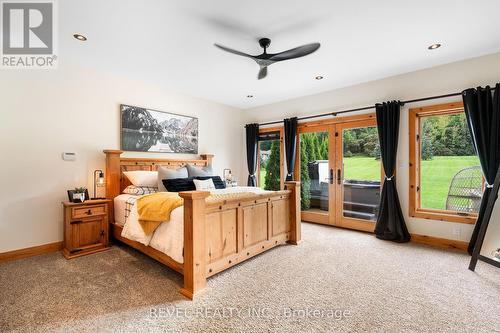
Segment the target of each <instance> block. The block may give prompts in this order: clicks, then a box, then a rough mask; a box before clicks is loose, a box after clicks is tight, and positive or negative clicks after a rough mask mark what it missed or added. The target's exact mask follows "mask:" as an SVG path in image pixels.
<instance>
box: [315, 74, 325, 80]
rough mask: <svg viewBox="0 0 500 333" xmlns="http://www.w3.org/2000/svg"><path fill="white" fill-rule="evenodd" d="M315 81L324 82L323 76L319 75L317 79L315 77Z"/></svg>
mask: <svg viewBox="0 0 500 333" xmlns="http://www.w3.org/2000/svg"><path fill="white" fill-rule="evenodd" d="M315 79H316V80H323V76H321V75H318V76H316V77H315Z"/></svg>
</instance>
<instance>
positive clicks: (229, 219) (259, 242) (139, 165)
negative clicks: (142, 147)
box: [104, 150, 301, 299]
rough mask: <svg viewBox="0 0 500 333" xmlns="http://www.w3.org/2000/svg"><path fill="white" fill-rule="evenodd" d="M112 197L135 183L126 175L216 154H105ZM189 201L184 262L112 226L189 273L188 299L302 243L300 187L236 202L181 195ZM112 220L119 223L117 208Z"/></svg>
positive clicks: (204, 161)
mask: <svg viewBox="0 0 500 333" xmlns="http://www.w3.org/2000/svg"><path fill="white" fill-rule="evenodd" d="M104 153H105V154H106V197H107V198H108V199H111V200H113V199H114V198H115V197H116V196H118V195H120V193H122V191H123V189H125V188H126V187H127V186H128V185H130V182H129V181H128V180H127V178H126V177H125V176H124V174H123V172H124V171H132V170H144V171H154V170H157V169H158V167H159V166H163V167H166V168H179V167H182V166H185V165H186V164H190V165H194V166H199V167H203V166H207V165H210V164H211V162H212V158H213V155H210V154H202V155H200V159H194V160H176V159H151V158H124V157H121V154H122V151H120V150H105V151H104ZM180 196H181V197H182V198H184V263H183V264H181V263H177V262H175V261H174V260H173V259H172V258H170V257H169V256H168V255H166V254H164V253H162V252H160V251H158V250H155V249H153V248H151V247H149V246H144V245H142V244H141V243H139V242H135V241H132V240H129V239H126V238H124V237H121V230H122V228H121V227H119V226H117V225H115V224H112V227H113V229H112V231H113V235H114V236H115V239H117V240H119V241H121V242H124V243H125V244H128V245H129V246H131V247H133V248H135V249H137V250H139V251H141V252H143V253H144V254H146V255H148V256H150V257H151V258H153V259H156V260H158V261H159V262H161V263H163V264H165V265H167V266H169V267H171V268H173V269H174V270H176V271H178V272H180V273H182V274H184V287H183V288H182V289H181V292H182V294H183V295H185V296H187V297H189V298H191V299H192V298H193V297H194V296H195V295H196V294H198V293H199V292H201V291H202V290H203V289H204V288H205V286H206V280H207V277H210V276H212V275H214V274H217V273H218V272H221V271H223V270H225V269H227V268H229V267H231V266H234V265H236V264H238V263H240V262H242V261H244V260H247V259H249V258H251V257H253V256H255V255H257V254H259V253H261V252H264V251H266V250H268V249H270V248H273V247H275V246H277V245H280V244H284V243H286V242H288V243H291V244H298V243H299V241H300V237H301V234H300V188H299V183H298V182H286V183H285V190H283V191H277V192H269V193H265V194H255V195H246V196H245V197H240V198H233V199H220V200H213V199H212V198H210V199H208V200H206V199H207V197H208V196H209V192H202V191H190V192H181V193H180ZM109 214H110V215H109V221H111V222H112V221H114V213H113V207H112V209H110V211H109Z"/></svg>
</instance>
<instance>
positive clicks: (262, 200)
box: [180, 182, 301, 299]
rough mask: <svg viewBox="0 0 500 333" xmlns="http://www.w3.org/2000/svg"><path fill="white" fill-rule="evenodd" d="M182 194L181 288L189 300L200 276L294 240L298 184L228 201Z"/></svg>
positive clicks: (199, 286)
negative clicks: (182, 252) (182, 257)
mask: <svg viewBox="0 0 500 333" xmlns="http://www.w3.org/2000/svg"><path fill="white" fill-rule="evenodd" d="M180 196H181V197H182V198H184V267H183V274H184V287H183V288H182V289H181V293H182V294H183V295H185V296H186V297H188V298H191V299H192V298H193V297H194V296H195V295H196V294H198V293H200V292H201V291H202V290H203V289H204V288H205V286H206V279H207V277H210V276H212V275H214V274H217V273H219V272H221V271H223V270H225V269H227V268H229V267H231V266H234V265H236V264H238V263H240V262H242V261H245V260H247V259H249V258H251V257H253V256H255V255H257V254H259V253H262V252H264V251H266V250H269V249H271V248H273V247H275V246H277V245H281V244H285V243H287V242H288V243H291V244H298V243H299V242H300V237H301V234H300V208H299V207H300V202H299V200H300V197H299V196H300V188H299V184H298V182H287V183H286V185H285V190H284V191H277V192H270V193H266V194H256V195H252V196H250V197H245V198H240V199H231V200H219V201H213V200H206V198H207V197H208V196H209V192H200V191H190V192H181V193H180Z"/></svg>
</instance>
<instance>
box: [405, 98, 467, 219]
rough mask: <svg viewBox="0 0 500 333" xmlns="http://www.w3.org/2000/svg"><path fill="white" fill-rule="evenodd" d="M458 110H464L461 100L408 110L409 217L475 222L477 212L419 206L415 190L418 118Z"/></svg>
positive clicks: (417, 181) (416, 183) (417, 175)
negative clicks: (466, 213)
mask: <svg viewBox="0 0 500 333" xmlns="http://www.w3.org/2000/svg"><path fill="white" fill-rule="evenodd" d="M460 112H464V106H463V103H462V102H454V103H445V104H438V105H431V106H426V107H419V108H412V109H410V111H409V154H410V159H409V162H410V164H409V167H410V170H409V176H410V187H409V191H410V202H409V209H410V216H411V217H416V218H423V219H428V220H438V221H446V222H457V223H466V224H475V223H476V219H477V214H474V213H471V214H468V215H462V214H459V213H458V212H453V211H448V210H438V209H429V208H421V207H420V192H419V191H417V186H419V184H420V179H419V177H420V173H419V170H420V144H419V143H418V142H417V135H418V136H419V137H420V119H421V118H422V117H426V116H442V115H451V114H457V113H460Z"/></svg>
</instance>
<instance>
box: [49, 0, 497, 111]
mask: <svg viewBox="0 0 500 333" xmlns="http://www.w3.org/2000/svg"><path fill="white" fill-rule="evenodd" d="M58 3H59V34H60V35H59V48H60V52H59V53H60V57H59V59H60V61H61V65H64V62H65V61H67V62H70V63H78V64H80V65H81V66H84V67H88V68H93V69H97V70H105V71H109V72H112V73H114V74H117V75H120V76H126V77H129V78H132V79H136V80H142V81H146V82H149V83H153V84H158V85H161V86H164V87H165V88H168V89H173V90H176V91H180V92H183V93H186V94H189V95H193V96H197V97H201V98H205V99H208V100H213V101H217V102H220V103H223V104H227V105H232V106H235V107H239V108H251V107H255V106H260V105H264V104H269V103H274V102H278V101H281V100H286V99H290V98H295V97H299V96H304V95H310V94H314V93H318V92H322V91H327V90H331V89H335V88H339V87H343V86H348V85H352V84H356V83H361V82H366V81H370V80H374V79H380V78H383V77H387V76H391V75H396V74H401V73H405V72H410V71H414V70H418V69H422V68H428V67H432V66H436V65H439V64H444V63H449V62H453V61H458V60H462V59H466V58H471V57H475V56H480V55H484V54H489V53H495V52H499V51H500V19H499V16H498V13H500V1H498V0H479V1H470V0H419V1H401V0H377V1H373V0H365V1H361V0H358V1H355V0H354V1H353V0H349V1H347V0H346V1H336V0H308V1H306V0H293V1H290V0H288V1H286V0H272V1H270V0H267V1H264V0H253V1H237V0H219V1H216V0H212V1H203V0H176V1H174V0H169V1H165V0H147V1H145V0H135V1H131V0H126V1H124V0H64V1H59V2H58ZM74 33H82V34H84V35H86V36H87V37H88V41H87V42H85V43H82V42H79V41H77V40H75V39H74V38H73V37H72V35H73V34H74ZM260 37H269V38H271V39H272V44H271V47H270V49H269V50H268V51H269V52H271V53H276V52H280V51H283V50H287V49H290V48H293V47H296V46H299V45H302V44H306V43H311V42H320V43H321V48H320V49H319V50H318V51H317V52H316V53H314V54H312V55H309V56H307V57H304V58H299V59H295V60H290V61H285V62H281V63H277V64H273V65H271V66H270V67H269V75H268V77H267V78H266V79H264V80H260V81H258V80H257V72H258V66H257V64H256V63H255V62H253V61H252V60H251V59H248V58H244V57H239V56H236V55H232V54H229V53H225V52H223V51H221V50H219V49H217V48H215V47H214V46H213V43H214V42H217V43H220V44H223V45H226V46H228V47H231V48H234V49H237V50H241V51H243V52H246V53H250V54H260V53H261V49H260V47H259V46H258V43H257V40H258V39H259V38H260ZM435 42H440V43H443V47H442V48H440V49H438V50H435V51H428V50H427V46H428V45H430V44H433V43H435ZM317 75H322V76H324V77H325V79H324V80H322V81H317V80H315V79H314V77H315V76H317ZM248 94H252V95H254V96H255V97H254V98H252V99H249V98H247V97H246V96H247V95H248Z"/></svg>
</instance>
